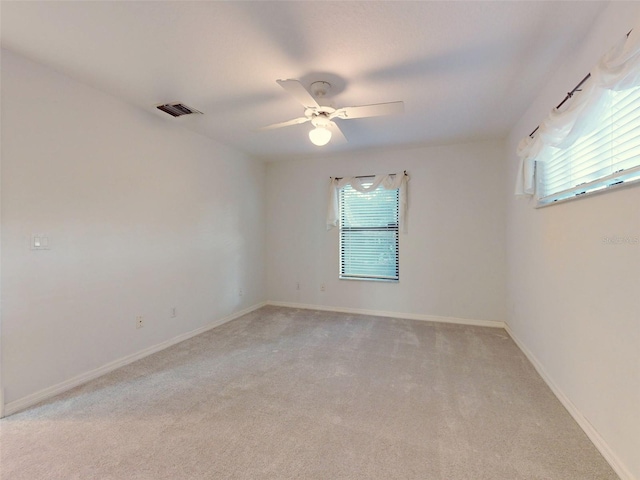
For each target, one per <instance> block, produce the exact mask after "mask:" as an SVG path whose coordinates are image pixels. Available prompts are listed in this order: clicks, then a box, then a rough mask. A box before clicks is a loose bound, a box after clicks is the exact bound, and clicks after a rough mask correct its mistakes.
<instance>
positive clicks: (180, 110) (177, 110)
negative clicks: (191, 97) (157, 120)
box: [157, 103, 202, 117]
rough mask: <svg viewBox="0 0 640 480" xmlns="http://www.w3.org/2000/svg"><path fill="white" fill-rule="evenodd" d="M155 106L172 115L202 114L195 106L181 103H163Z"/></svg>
mask: <svg viewBox="0 0 640 480" xmlns="http://www.w3.org/2000/svg"><path fill="white" fill-rule="evenodd" d="M157 108H158V110H162V111H163V112H165V113H168V114H169V115H171V116H172V117H181V116H183V115H191V114H192V113H199V114H202V112H200V111H198V110H196V109H195V108H191V107H187V106H186V105H185V104H183V103H166V104H164V105H158V107H157Z"/></svg>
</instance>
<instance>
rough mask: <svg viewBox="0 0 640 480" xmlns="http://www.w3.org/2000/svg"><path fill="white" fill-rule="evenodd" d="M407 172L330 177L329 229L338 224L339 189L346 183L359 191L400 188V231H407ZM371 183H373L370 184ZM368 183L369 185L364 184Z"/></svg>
mask: <svg viewBox="0 0 640 480" xmlns="http://www.w3.org/2000/svg"><path fill="white" fill-rule="evenodd" d="M408 181H409V176H408V175H407V174H406V173H392V174H389V175H375V176H371V177H342V178H338V177H331V178H330V179H329V204H328V205H327V230H330V229H331V228H333V227H336V226H338V215H339V212H338V190H339V189H341V188H342V187H344V186H346V185H351V187H352V188H354V189H355V190H357V191H359V192H363V193H366V192H369V191H372V190H375V189H376V188H378V187H379V186H382V187H383V188H385V189H386V190H395V189H399V191H398V193H399V202H400V204H399V206H398V207H399V212H398V216H399V219H398V222H399V228H400V231H401V232H403V233H407V221H406V216H407V182H408ZM369 183H371V185H369ZM363 184H367V186H365V185H363Z"/></svg>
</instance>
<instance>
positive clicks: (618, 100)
mask: <svg viewBox="0 0 640 480" xmlns="http://www.w3.org/2000/svg"><path fill="white" fill-rule="evenodd" d="M608 95H609V98H608V99H607V104H608V106H607V108H606V109H604V111H603V113H602V114H601V118H600V119H597V120H596V121H597V127H596V128H595V129H594V130H593V131H592V132H591V133H589V134H587V135H584V136H582V137H581V138H579V139H578V140H577V141H576V142H575V143H574V144H573V145H572V146H571V147H569V148H567V149H553V151H552V152H551V154H550V156H549V158H548V159H547V160H546V161H545V162H543V163H540V164H538V166H537V169H538V174H537V178H538V186H537V190H538V196H539V200H540V203H542V204H546V203H551V202H555V201H558V200H562V199H567V198H570V197H574V196H578V195H583V194H585V193H590V192H595V191H598V190H603V189H606V188H609V187H611V186H614V185H619V184H621V183H624V182H630V181H635V180H640V87H637V88H633V89H629V90H624V91H621V92H615V91H609V93H608Z"/></svg>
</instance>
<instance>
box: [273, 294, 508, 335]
mask: <svg viewBox="0 0 640 480" xmlns="http://www.w3.org/2000/svg"><path fill="white" fill-rule="evenodd" d="M267 305H273V306H276V307H289V308H302V309H305V310H323V311H327V312H340V313H356V314H359V315H375V316H377V317H393V318H404V319H407V320H422V321H426V322H440V323H456V324H459V325H473V326H476V327H492V328H504V326H505V324H504V322H498V321H493V320H475V319H470V318H456V317H439V316H436V315H423V314H420V313H399V312H385V311H381V310H364V309H362V308H347V307H333V306H326V305H307V304H304V303H290V302H275V301H272V300H269V301H267Z"/></svg>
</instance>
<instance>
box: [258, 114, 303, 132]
mask: <svg viewBox="0 0 640 480" xmlns="http://www.w3.org/2000/svg"><path fill="white" fill-rule="evenodd" d="M309 120H311V119H310V118H308V117H299V118H294V119H293V120H287V121H286V122H280V123H272V124H271V125H267V126H266V127H260V128H259V129H258V130H259V131H263V130H273V129H274V128H281V127H289V126H291V125H299V124H301V123H305V122H308V121H309Z"/></svg>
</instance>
